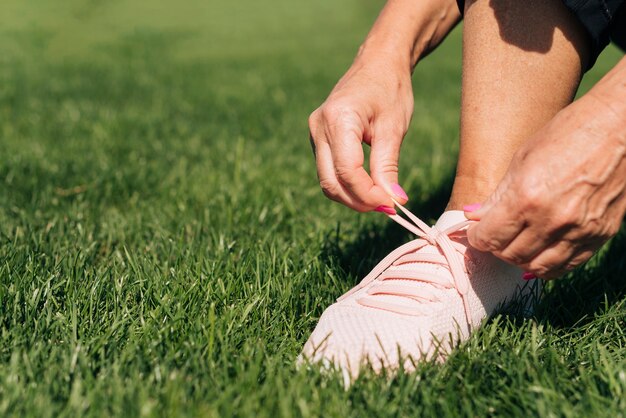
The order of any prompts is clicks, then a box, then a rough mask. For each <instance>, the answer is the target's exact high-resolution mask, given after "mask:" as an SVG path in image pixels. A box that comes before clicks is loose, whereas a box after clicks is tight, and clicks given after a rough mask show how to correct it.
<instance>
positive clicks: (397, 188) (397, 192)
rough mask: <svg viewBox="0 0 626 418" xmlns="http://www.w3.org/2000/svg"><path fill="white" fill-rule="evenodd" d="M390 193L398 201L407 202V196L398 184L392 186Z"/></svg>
mask: <svg viewBox="0 0 626 418" xmlns="http://www.w3.org/2000/svg"><path fill="white" fill-rule="evenodd" d="M391 191H392V192H393V193H394V194H395V195H396V196H398V197H399V198H400V199H404V200H409V196H407V195H406V192H405V191H404V189H403V188H402V187H400V185H399V184H392V185H391Z"/></svg>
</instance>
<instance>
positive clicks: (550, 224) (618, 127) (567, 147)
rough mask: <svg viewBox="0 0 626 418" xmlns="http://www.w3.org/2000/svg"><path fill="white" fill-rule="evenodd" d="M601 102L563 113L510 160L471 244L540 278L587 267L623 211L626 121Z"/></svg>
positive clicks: (594, 99) (592, 100)
mask: <svg viewBox="0 0 626 418" xmlns="http://www.w3.org/2000/svg"><path fill="white" fill-rule="evenodd" d="M625 119H626V118H624V115H623V114H622V113H621V109H620V111H619V112H618V111H617V110H616V106H612V103H610V101H609V100H608V99H607V98H606V97H603V96H600V95H593V94H587V95H586V96H584V97H583V98H581V99H580V100H578V101H576V102H575V103H573V104H571V105H570V106H568V107H567V108H565V109H564V110H562V111H561V112H560V113H559V114H558V115H557V116H556V117H555V118H554V119H553V120H552V121H551V122H550V123H549V124H548V125H546V126H545V127H544V128H543V129H542V130H541V131H539V132H538V133H537V134H535V135H534V136H533V137H532V138H531V139H530V140H529V141H527V142H526V143H525V144H524V145H523V146H522V147H521V148H520V149H519V151H518V152H517V154H516V155H515V156H514V158H513V161H512V162H511V165H510V167H509V170H508V172H507V174H506V175H505V177H504V179H503V180H502V181H501V183H500V184H499V186H498V187H497V189H496V191H495V192H494V193H493V194H492V195H491V196H490V198H489V199H488V200H487V202H485V203H484V204H483V205H482V207H481V208H480V209H478V210H476V211H474V212H466V216H467V218H468V219H472V220H479V221H480V222H477V223H475V224H473V225H471V226H470V228H469V230H468V239H469V242H470V244H471V245H472V246H473V247H475V248H476V249H478V250H480V251H489V252H492V253H493V254H494V255H496V256H497V257H499V258H501V259H503V260H504V261H506V262H509V263H511V264H515V265H517V266H519V267H521V268H523V269H525V270H526V271H528V272H531V273H533V274H535V275H536V276H537V277H541V278H555V277H558V276H560V275H562V274H564V273H565V272H567V271H569V270H571V269H573V268H575V267H576V266H578V265H580V264H582V263H584V262H585V261H587V260H588V259H589V258H590V257H591V256H592V255H593V254H594V252H595V251H596V250H597V249H598V248H600V246H601V245H602V244H604V243H605V242H606V241H607V240H608V239H609V238H611V237H612V236H614V235H615V234H616V233H617V232H618V230H619V227H620V225H621V222H622V219H623V217H624V213H625V212H626V122H625Z"/></svg>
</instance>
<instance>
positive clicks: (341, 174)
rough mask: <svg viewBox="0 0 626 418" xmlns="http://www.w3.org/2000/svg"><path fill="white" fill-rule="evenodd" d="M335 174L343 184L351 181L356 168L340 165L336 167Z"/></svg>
mask: <svg viewBox="0 0 626 418" xmlns="http://www.w3.org/2000/svg"><path fill="white" fill-rule="evenodd" d="M335 174H336V175H337V178H338V179H339V180H341V181H342V182H347V181H350V180H351V179H352V177H353V175H354V168H352V167H350V166H349V165H345V164H338V165H336V166H335Z"/></svg>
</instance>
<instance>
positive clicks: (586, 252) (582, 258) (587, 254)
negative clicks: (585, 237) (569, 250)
mask: <svg viewBox="0 0 626 418" xmlns="http://www.w3.org/2000/svg"><path fill="white" fill-rule="evenodd" d="M595 253H596V249H595V248H589V247H586V248H583V249H582V250H580V251H578V252H577V253H576V254H574V255H573V256H572V257H571V258H570V259H569V260H567V262H566V263H565V269H566V270H568V271H569V270H574V269H575V268H576V267H579V266H582V265H583V264H585V263H586V262H587V261H589V259H590V258H591V257H593V255H594V254H595Z"/></svg>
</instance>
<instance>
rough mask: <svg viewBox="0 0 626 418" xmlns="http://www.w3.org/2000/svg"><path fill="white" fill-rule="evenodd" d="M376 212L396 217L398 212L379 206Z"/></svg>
mask: <svg viewBox="0 0 626 418" xmlns="http://www.w3.org/2000/svg"><path fill="white" fill-rule="evenodd" d="M374 210H375V211H376V212H381V213H386V214H387V215H395V214H396V210H395V209H394V208H390V207H389V206H379V207H377V208H376V209H374Z"/></svg>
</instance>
